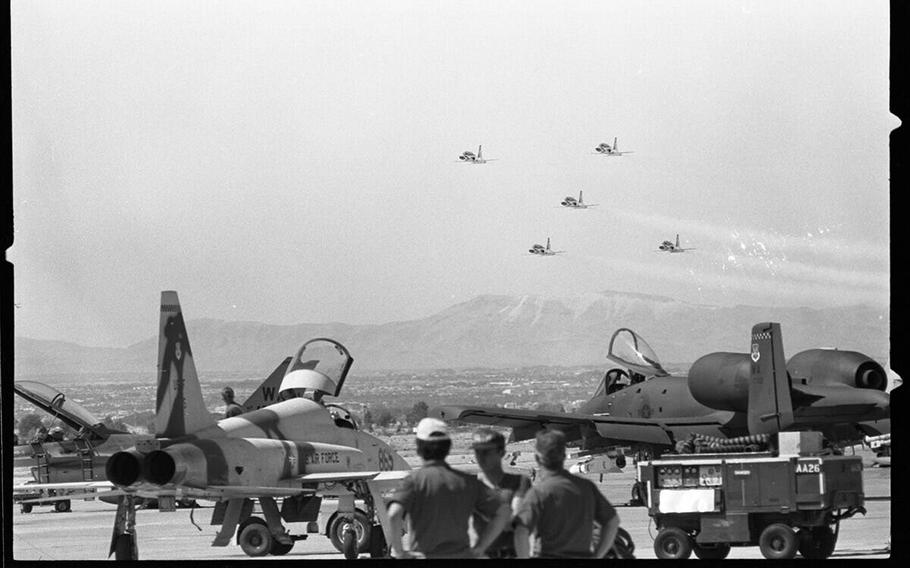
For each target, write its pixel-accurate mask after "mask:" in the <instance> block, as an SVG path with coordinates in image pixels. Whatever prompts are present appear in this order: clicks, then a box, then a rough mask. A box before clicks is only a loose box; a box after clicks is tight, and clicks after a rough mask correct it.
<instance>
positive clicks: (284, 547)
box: [269, 539, 294, 556]
mask: <svg viewBox="0 0 910 568" xmlns="http://www.w3.org/2000/svg"><path fill="white" fill-rule="evenodd" d="M292 548H294V541H291V542H289V543H288V544H282V543H280V542H278V541H277V540H274V539H272V548H270V549H269V554H272V555H274V556H284V555H285V554H287V553H288V552H290V551H291V549H292Z"/></svg>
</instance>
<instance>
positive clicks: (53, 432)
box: [47, 426, 63, 441]
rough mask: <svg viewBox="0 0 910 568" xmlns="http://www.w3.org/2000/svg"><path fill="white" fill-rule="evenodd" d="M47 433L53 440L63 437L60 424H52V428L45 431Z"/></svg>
mask: <svg viewBox="0 0 910 568" xmlns="http://www.w3.org/2000/svg"><path fill="white" fill-rule="evenodd" d="M47 435H48V437H49V438H51V439H53V440H57V441H59V440H62V439H63V428H61V427H60V426H54V427H53V428H51V429H50V431H49V432H48V433H47Z"/></svg>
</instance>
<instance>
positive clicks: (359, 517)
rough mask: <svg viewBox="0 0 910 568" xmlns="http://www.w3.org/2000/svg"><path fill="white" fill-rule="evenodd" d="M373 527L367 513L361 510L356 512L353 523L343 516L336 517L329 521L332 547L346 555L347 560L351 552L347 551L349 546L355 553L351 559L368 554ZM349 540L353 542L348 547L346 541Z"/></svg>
mask: <svg viewBox="0 0 910 568" xmlns="http://www.w3.org/2000/svg"><path fill="white" fill-rule="evenodd" d="M371 525H372V523H370V520H369V519H368V518H367V515H366V513H364V512H363V511H360V510H359V509H358V510H356V511H354V519H353V521H352V522H348V521H346V520H345V518H344V517H343V516H342V515H335V516H334V517H333V518H332V519H331V520H330V521H329V528H328V533H329V540H331V541H332V546H334V547H335V549H336V550H337V551H338V552H342V553H344V554H345V557H346V558H348V556H347V555H348V552H349V551H347V550H345V547H346V546H349V547H350V550H351V551H353V556H351V557H350V558H356V557H357V554H359V553H361V552H367V551H369V549H370V535H371V533H372V526H371ZM348 538H349V540H350V541H351V542H350V543H349V544H347V545H346V542H345V541H346V539H348ZM355 544H356V548H355V546H354V545H355Z"/></svg>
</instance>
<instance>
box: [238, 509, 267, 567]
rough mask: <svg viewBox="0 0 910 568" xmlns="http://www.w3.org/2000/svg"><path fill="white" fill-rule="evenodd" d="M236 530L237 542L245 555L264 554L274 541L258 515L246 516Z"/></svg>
mask: <svg viewBox="0 0 910 568" xmlns="http://www.w3.org/2000/svg"><path fill="white" fill-rule="evenodd" d="M237 530H238V532H237V543H238V544H239V545H240V548H241V549H242V550H243V552H244V553H246V555H247V556H254V557H255V556H265V555H266V554H268V553H269V551H271V549H272V544H273V543H274V539H273V538H272V533H270V532H269V527H268V525H266V524H265V521H263V520H262V519H260V518H259V517H250V518H248V519H247V520H245V521H243V523H241V524H240V528H238V529H237Z"/></svg>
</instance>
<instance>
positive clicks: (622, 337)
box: [607, 327, 670, 377]
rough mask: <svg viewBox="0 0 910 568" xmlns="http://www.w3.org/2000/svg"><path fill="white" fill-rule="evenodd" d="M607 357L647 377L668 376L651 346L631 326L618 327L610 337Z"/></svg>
mask: <svg viewBox="0 0 910 568" xmlns="http://www.w3.org/2000/svg"><path fill="white" fill-rule="evenodd" d="M607 359H609V360H610V361H613V362H614V363H617V364H618V365H622V366H623V367H626V368H628V369H629V370H631V371H634V372H636V373H639V374H641V375H644V376H645V377H666V376H668V375H669V374H670V373H668V372H667V371H665V370H664V368H663V367H662V366H661V364H660V360H659V359H658V358H657V355H656V354H655V353H654V350H653V349H651V346H650V345H648V344H647V342H646V341H645V340H644V339H642V338H641V336H639V335H638V334H637V333H635V332H634V331H632V330H631V329H629V328H625V327H623V328H620V329H617V330H616V332H615V333H614V334H613V337H611V338H610V350H609V352H608V353H607Z"/></svg>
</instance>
